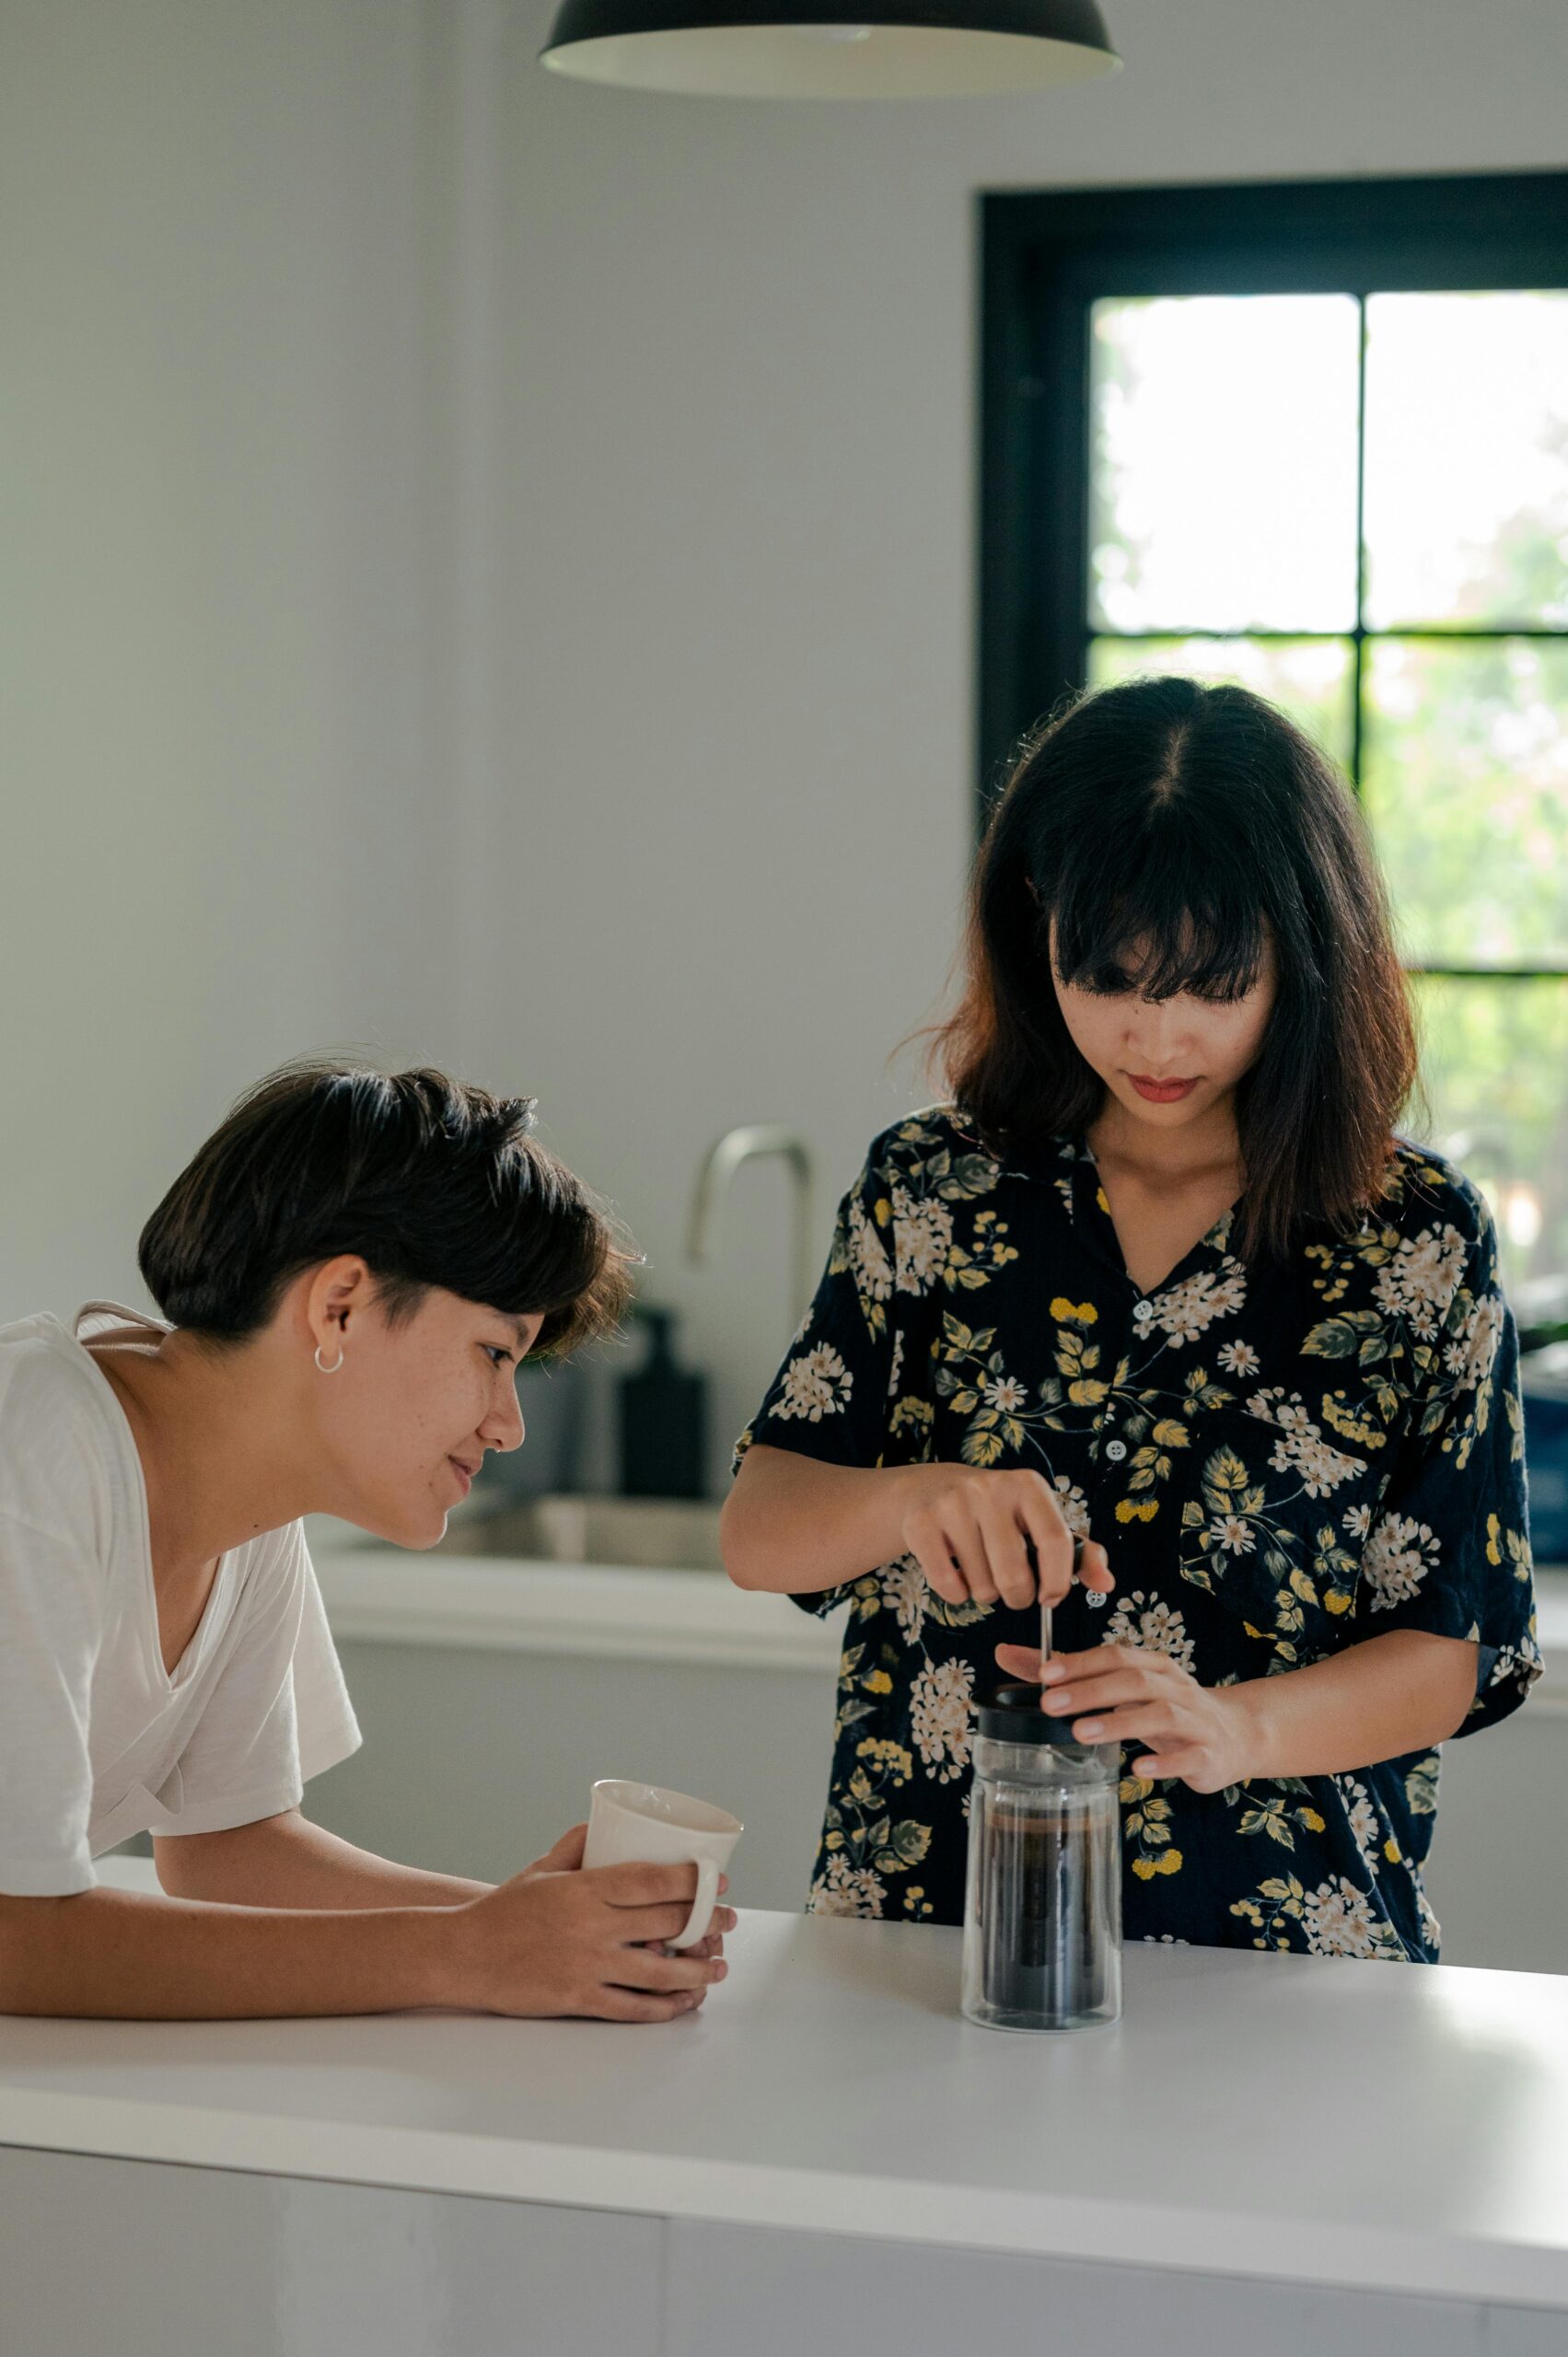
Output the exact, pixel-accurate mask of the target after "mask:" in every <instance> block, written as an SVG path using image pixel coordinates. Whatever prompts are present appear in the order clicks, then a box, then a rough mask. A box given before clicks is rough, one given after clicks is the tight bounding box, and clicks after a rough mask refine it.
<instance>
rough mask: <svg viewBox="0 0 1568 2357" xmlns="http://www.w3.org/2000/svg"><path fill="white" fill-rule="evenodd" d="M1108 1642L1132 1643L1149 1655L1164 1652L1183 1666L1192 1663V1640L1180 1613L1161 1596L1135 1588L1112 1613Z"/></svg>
mask: <svg viewBox="0 0 1568 2357" xmlns="http://www.w3.org/2000/svg"><path fill="white" fill-rule="evenodd" d="M1105 1642H1106V1643H1107V1644H1108V1645H1131V1646H1132V1647H1134V1648H1135V1649H1136V1650H1137V1651H1139V1652H1141V1653H1146V1654H1164V1655H1166V1656H1167V1659H1169V1660H1171V1661H1173V1662H1175V1663H1176V1664H1177V1665H1178V1666H1179V1667H1180V1668H1182V1669H1191V1666H1192V1640H1191V1637H1190V1636H1189V1635H1188V1633H1187V1624H1186V1622H1185V1621H1184V1620H1183V1619H1182V1617H1181V1615H1180V1613H1179V1612H1177V1611H1174V1610H1173V1609H1172V1608H1171V1607H1170V1606H1169V1605H1168V1604H1167V1603H1165V1602H1164V1601H1163V1600H1162V1599H1161V1598H1160V1597H1158V1596H1145V1595H1144V1591H1143V1589H1142V1588H1134V1589H1133V1591H1132V1595H1131V1596H1123V1597H1122V1598H1121V1602H1120V1603H1119V1604H1118V1606H1117V1608H1116V1609H1115V1611H1114V1612H1113V1613H1112V1614H1111V1616H1110V1625H1109V1628H1108V1629H1107V1631H1106V1632H1105Z"/></svg>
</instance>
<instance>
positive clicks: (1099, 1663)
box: [996, 1644, 1248, 1793]
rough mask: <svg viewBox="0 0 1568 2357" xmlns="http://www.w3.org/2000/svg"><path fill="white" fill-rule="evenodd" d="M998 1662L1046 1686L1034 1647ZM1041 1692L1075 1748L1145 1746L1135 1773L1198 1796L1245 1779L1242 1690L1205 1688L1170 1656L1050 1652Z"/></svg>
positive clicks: (1001, 1649) (1102, 1649)
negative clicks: (1175, 1783)
mask: <svg viewBox="0 0 1568 2357" xmlns="http://www.w3.org/2000/svg"><path fill="white" fill-rule="evenodd" d="M996 1658H997V1660H998V1662H999V1663H1000V1664H1001V1666H1002V1667H1003V1668H1004V1669H1005V1671H1006V1672H1007V1675H1008V1676H1009V1677H1010V1678H1023V1679H1027V1680H1028V1681H1029V1682H1031V1683H1035V1682H1039V1681H1040V1680H1041V1678H1042V1673H1041V1670H1040V1655H1039V1654H1038V1653H1036V1652H1035V1651H1034V1650H1033V1649H1032V1648H1031V1647H1029V1646H1027V1645H998V1646H997V1648H996ZM1043 1686H1044V1690H1043V1692H1042V1694H1041V1696H1040V1708H1041V1710H1043V1711H1046V1712H1049V1713H1050V1714H1051V1717H1052V1718H1061V1719H1066V1720H1070V1721H1071V1722H1072V1725H1071V1730H1070V1732H1071V1734H1072V1737H1073V1740H1074V1743H1125V1744H1138V1745H1142V1746H1143V1747H1144V1748H1143V1749H1142V1750H1141V1751H1140V1752H1139V1753H1138V1755H1137V1757H1136V1758H1134V1759H1131V1760H1130V1761H1129V1762H1128V1772H1129V1774H1130V1775H1133V1776H1146V1777H1156V1776H1176V1777H1179V1779H1180V1781H1181V1782H1182V1783H1184V1784H1188V1785H1191V1789H1192V1791H1193V1792H1195V1793H1217V1792H1221V1791H1223V1790H1224V1788H1225V1785H1227V1784H1239V1783H1240V1782H1243V1780H1244V1779H1245V1777H1246V1776H1247V1773H1248V1769H1247V1764H1246V1761H1245V1759H1244V1758H1243V1757H1242V1748H1243V1745H1242V1736H1243V1730H1242V1727H1241V1724H1240V1713H1239V1710H1238V1708H1237V1701H1236V1699H1235V1698H1236V1696H1237V1694H1238V1693H1239V1692H1240V1690H1241V1689H1239V1688H1236V1687H1225V1686H1200V1685H1199V1683H1198V1681H1197V1679H1196V1678H1194V1677H1193V1676H1192V1674H1191V1671H1190V1670H1185V1669H1183V1668H1182V1667H1181V1666H1180V1665H1179V1663H1178V1662H1174V1661H1172V1660H1171V1659H1170V1657H1169V1655H1167V1654H1156V1653H1148V1652H1145V1651H1144V1649H1143V1648H1142V1647H1139V1646H1135V1645H1110V1644H1105V1645H1097V1646H1096V1647H1095V1649H1094V1651H1093V1652H1092V1653H1086V1654H1052V1655H1051V1659H1050V1660H1049V1661H1048V1662H1047V1663H1046V1665H1045V1669H1044V1672H1043Z"/></svg>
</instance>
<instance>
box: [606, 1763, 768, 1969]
mask: <svg viewBox="0 0 1568 2357" xmlns="http://www.w3.org/2000/svg"><path fill="white" fill-rule="evenodd" d="M745 1830H746V1828H745V1827H744V1826H743V1825H742V1824H741V1822H740V1819H739V1818H738V1817H730V1816H728V1815H726V1812H725V1811H724V1810H723V1809H722V1808H714V1807H713V1806H712V1805H711V1804H710V1803H709V1802H707V1801H697V1800H693V1799H692V1798H691V1794H690V1793H667V1792H666V1791H665V1790H664V1788H663V1786H662V1785H659V1784H633V1783H626V1782H622V1781H621V1779H619V1778H617V1777H609V1778H605V1779H602V1780H601V1781H600V1782H598V1783H597V1784H596V1785H595V1786H594V1794H593V1805H592V1807H591V1808H590V1809H589V1811H588V1839H587V1848H586V1849H585V1850H584V1852H583V1864H584V1865H585V1866H633V1865H651V1866H683V1865H688V1864H694V1865H695V1866H696V1869H697V1896H696V1898H695V1899H694V1900H693V1901H692V1906H691V1914H690V1915H689V1916H688V1918H687V1922H686V1928H685V1930H684V1931H683V1932H682V1933H681V1934H680V1936H679V1939H676V1940H670V1941H668V1942H667V1945H668V1946H670V1947H676V1948H689V1947H694V1946H695V1945H696V1944H697V1942H698V1941H699V1940H700V1939H702V1938H703V1936H704V1934H705V1933H706V1932H707V1928H708V1925H709V1922H711V1921H712V1918H713V1912H714V1908H715V1907H716V1906H717V1904H718V1896H719V1876H720V1875H722V1874H723V1872H724V1870H725V1868H726V1866H727V1865H728V1864H729V1857H730V1852H731V1851H732V1850H733V1849H734V1847H735V1845H736V1843H737V1842H738V1840H739V1839H740V1837H741V1835H742V1834H743V1833H744V1832H745Z"/></svg>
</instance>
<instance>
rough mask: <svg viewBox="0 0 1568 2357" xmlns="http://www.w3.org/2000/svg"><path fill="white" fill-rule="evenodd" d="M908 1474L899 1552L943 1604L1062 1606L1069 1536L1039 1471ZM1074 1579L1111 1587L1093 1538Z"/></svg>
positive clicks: (1068, 1578) (964, 1468)
mask: <svg viewBox="0 0 1568 2357" xmlns="http://www.w3.org/2000/svg"><path fill="white" fill-rule="evenodd" d="M906 1478H907V1479H908V1480H909V1481H910V1485H911V1496H910V1504H909V1507H908V1509H907V1511H906V1513H905V1515H904V1522H903V1541H904V1549H905V1551H906V1552H907V1553H908V1554H911V1555H912V1556H913V1557H914V1558H915V1561H916V1562H918V1563H919V1565H920V1568H921V1570H922V1571H923V1573H924V1574H925V1578H926V1583H927V1585H929V1586H930V1587H932V1588H934V1589H935V1593H936V1594H937V1595H938V1596H942V1597H944V1598H945V1599H946V1600H947V1603H949V1604H995V1603H997V1602H998V1601H1000V1602H1001V1603H1003V1604H1005V1605H1008V1606H1010V1607H1011V1608H1013V1610H1014V1611H1017V1612H1022V1611H1027V1610H1028V1608H1030V1606H1032V1605H1035V1604H1038V1603H1046V1604H1060V1603H1061V1601H1062V1599H1063V1596H1065V1595H1066V1593H1067V1591H1068V1589H1069V1588H1070V1587H1071V1586H1072V1585H1073V1556H1074V1536H1073V1533H1072V1531H1071V1530H1070V1529H1069V1528H1068V1527H1067V1524H1066V1521H1065V1520H1064V1518H1063V1513H1062V1508H1061V1505H1060V1504H1059V1502H1058V1500H1057V1496H1056V1492H1054V1491H1053V1490H1052V1488H1051V1484H1050V1483H1049V1482H1048V1481H1047V1480H1046V1479H1045V1477H1044V1475H1043V1474H1040V1473H1033V1472H1030V1471H1028V1469H998V1470H996V1471H988V1470H986V1469H984V1468H982V1467H981V1466H977V1465H918V1466H911V1467H910V1468H909V1469H908V1474H907V1476H906ZM1031 1555H1032V1558H1033V1560H1032V1561H1031ZM1037 1565H1038V1575H1037V1569H1036V1567H1037ZM1078 1578H1079V1579H1080V1581H1081V1582H1082V1583H1083V1585H1084V1586H1085V1587H1088V1588H1094V1589H1095V1590H1096V1591H1097V1592H1098V1593H1099V1594H1100V1595H1109V1592H1110V1590H1111V1589H1112V1588H1113V1587H1114V1586H1115V1585H1116V1583H1115V1581H1114V1580H1113V1579H1112V1578H1111V1575H1110V1565H1109V1561H1108V1560H1107V1557H1106V1551H1105V1549H1104V1548H1103V1547H1100V1546H1098V1545H1096V1544H1095V1543H1094V1541H1093V1540H1087V1539H1086V1541H1085V1542H1084V1546H1083V1551H1082V1555H1081V1557H1080V1560H1079V1563H1078Z"/></svg>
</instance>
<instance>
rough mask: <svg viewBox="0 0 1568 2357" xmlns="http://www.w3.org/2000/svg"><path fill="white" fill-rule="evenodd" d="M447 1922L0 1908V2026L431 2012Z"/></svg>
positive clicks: (165, 1905) (114, 1898) (415, 1916)
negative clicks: (56, 2018)
mask: <svg viewBox="0 0 1568 2357" xmlns="http://www.w3.org/2000/svg"><path fill="white" fill-rule="evenodd" d="M450 1920H451V1919H450V1918H448V1917H444V1916H442V1915H441V1914H439V1913H437V1912H436V1911H434V1910H428V1909H426V1910H421V1909H418V1908H408V1909H402V1910H385V1911H382V1912H380V1913H376V1914H370V1913H364V1912H361V1913H350V1912H343V1913H332V1914H329V1913H309V1914H305V1913H296V1912H290V1911H285V1910H281V1909H278V1910H274V1909H268V1908H248V1907H218V1906H209V1905H205V1904H202V1903H200V1902H196V1901H190V1900H184V1899H178V1898H156V1897H153V1896H150V1895H148V1896H144V1895H143V1894H142V1893H140V1892H133V1891H125V1890H112V1889H106V1888H101V1887H100V1888H97V1889H93V1890H84V1891H77V1892H75V1893H74V1894H73V1895H71V1896H70V1897H68V1898H3V1897H0V2013H7V2014H56V2015H61V2016H66V2017H75V2018H80V2017H82V2016H88V2017H94V2018H98V2019H109V2020H117V2021H223V2020H240V2019H256V2018H261V2017H277V2016H281V2015H296V2014H376V2013H389V2012H395V2011H400V2010H401V2009H402V2008H404V2007H411V2006H425V2005H438V2004H441V2003H445V2002H447V1970H446V1965H445V1958H444V1954H443V1951H444V1949H445V1948H446V1947H447V1946H448V1945H449V1944H450V1936H451V1935H450V1930H449V1924H450Z"/></svg>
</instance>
